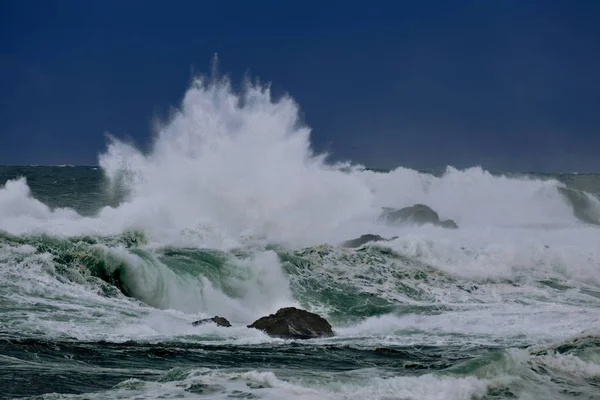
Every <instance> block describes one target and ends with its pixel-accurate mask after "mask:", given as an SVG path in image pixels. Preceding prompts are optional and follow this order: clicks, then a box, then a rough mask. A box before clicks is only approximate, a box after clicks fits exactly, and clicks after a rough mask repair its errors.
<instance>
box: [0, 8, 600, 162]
mask: <svg viewBox="0 0 600 400" xmlns="http://www.w3.org/2000/svg"><path fill="white" fill-rule="evenodd" d="M215 53H218V54H219V60H220V69H221V71H223V72H225V73H229V74H230V75H231V77H232V78H233V79H234V81H237V82H239V81H240V80H241V78H242V77H243V75H244V73H246V72H249V73H250V75H251V76H254V77H259V78H260V79H261V80H262V81H271V82H272V83H273V86H274V88H275V89H276V90H277V91H279V92H288V93H290V94H291V96H292V97H293V98H294V99H295V100H296V101H297V102H298V103H299V105H300V107H301V108H302V112H303V115H304V118H305V120H306V122H307V123H308V124H309V125H310V126H311V127H312V129H313V133H312V137H313V143H314V146H315V148H316V149H317V150H324V149H325V150H329V151H330V152H332V153H333V154H334V156H335V157H337V158H341V159H352V160H355V161H358V162H361V163H364V164H366V165H369V166H373V167H383V168H386V167H393V166H398V165H404V166H409V167H414V168H435V167H441V166H445V165H448V164H450V165H454V166H457V167H459V168H462V167H468V166H472V165H483V166H484V167H486V168H489V169H493V170H538V171H548V170H550V171H556V170H562V171H565V170H566V171H600V156H599V151H600V1H595V0H589V1H583V0H582V1H577V0H570V1H552V0H546V1H544V0H539V1H530V0H496V1H483V0H480V1H462V0H456V1H446V0H443V1H442V0H440V1H420V2H417V1H410V2H408V1H398V2H392V1H390V2H385V3H383V2H376V1H368V2H360V3H359V2H352V1H344V2H342V1H339V2H338V1H330V2H313V1H303V2H282V1H251V2H247V1H246V2H216V1H213V2H202V1H195V2H192V1H181V0H179V1H178V0H174V1H169V2H167V1H161V2H159V1H141V0H137V1H136V0H128V1H93V2H92V1H67V0H60V1H53V2H50V1H32V0H15V1H10V0H2V1H0V89H1V91H0V164H65V163H69V164H95V163H96V160H97V154H98V153H99V152H100V151H102V150H103V149H104V146H105V137H104V132H106V131H108V132H110V133H112V134H114V135H116V136H121V137H125V136H130V137H133V138H134V139H135V140H136V141H137V142H138V143H140V144H142V145H144V144H146V143H147V141H148V138H149V137H150V135H151V134H152V129H151V127H152V119H153V118H154V117H157V116H158V117H162V116H165V115H167V113H168V110H169V107H172V106H177V105H178V104H179V102H180V100H181V98H182V96H183V94H184V93H185V90H186V88H187V85H188V83H189V81H190V78H191V76H192V71H196V72H200V73H209V72H210V64H211V58H212V56H213V54H215Z"/></svg>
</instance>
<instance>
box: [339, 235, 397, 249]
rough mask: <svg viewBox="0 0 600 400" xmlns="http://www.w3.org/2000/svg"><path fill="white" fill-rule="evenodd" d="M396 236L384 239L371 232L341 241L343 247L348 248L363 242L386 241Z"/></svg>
mask: <svg viewBox="0 0 600 400" xmlns="http://www.w3.org/2000/svg"><path fill="white" fill-rule="evenodd" d="M397 238H398V236H394V237H393V238H389V239H386V238H384V237H381V236H379V235H372V234H370V233H369V234H366V235H362V236H361V237H359V238H356V239H352V240H347V241H345V242H344V243H342V246H343V247H350V248H355V247H360V246H362V245H363V244H365V243H369V242H388V241H390V240H394V239H397Z"/></svg>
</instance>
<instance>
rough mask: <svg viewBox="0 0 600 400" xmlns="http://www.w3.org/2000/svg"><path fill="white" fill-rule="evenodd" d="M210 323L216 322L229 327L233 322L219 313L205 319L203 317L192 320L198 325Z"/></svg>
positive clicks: (193, 323)
mask: <svg viewBox="0 0 600 400" xmlns="http://www.w3.org/2000/svg"><path fill="white" fill-rule="evenodd" d="M209 323H215V324H217V325H219V326H224V327H227V328H229V327H230V326H231V324H230V323H229V321H227V319H225V318H223V317H219V316H218V315H217V316H216V317H212V318H205V319H201V320H199V321H195V322H192V325H194V326H198V325H202V324H209Z"/></svg>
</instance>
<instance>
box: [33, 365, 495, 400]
mask: <svg viewBox="0 0 600 400" xmlns="http://www.w3.org/2000/svg"><path fill="white" fill-rule="evenodd" d="M374 372H376V371H374ZM360 380H361V381H362V382H360V384H357V383H348V382H345V383H343V384H337V385H336V384H333V385H331V384H329V385H327V384H325V385H326V387H323V383H322V382H319V383H320V385H318V386H317V385H315V386H308V385H307V386H304V385H302V384H300V383H290V382H287V381H283V380H281V379H279V378H277V376H276V375H275V374H274V373H273V372H270V371H266V372H263V371H247V372H220V371H213V370H210V369H198V370H192V371H189V372H184V371H180V370H173V371H170V372H169V373H168V374H167V375H166V376H165V377H163V380H162V382H144V381H141V380H137V379H131V380H127V381H125V382H123V383H121V384H119V385H117V386H116V387H115V388H113V389H112V390H110V391H107V392H100V393H96V394H93V395H89V394H88V395H86V396H85V398H92V399H109V398H136V399H155V398H162V399H169V398H186V399H187V398H190V399H230V398H232V397H234V398H260V399H305V400H312V399H331V400H334V399H348V400H350V399H356V400H362V399H373V400H378V399H390V398H398V399H405V400H413V399H414V400H417V399H418V400H430V399H431V400H435V399H442V398H443V399H447V400H472V399H480V398H482V397H483V396H484V395H485V394H486V392H487V389H488V385H489V383H488V382H486V381H485V380H479V379H477V378H474V377H466V378H451V377H439V376H434V375H424V376H420V377H392V378H385V379H384V378H370V379H368V380H365V379H364V378H363V379H360ZM327 386H329V387H327ZM44 398H50V397H44ZM52 398H65V399H79V398H81V396H75V395H71V396H69V395H67V396H60V397H52Z"/></svg>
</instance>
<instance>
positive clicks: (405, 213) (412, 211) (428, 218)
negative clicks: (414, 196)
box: [379, 204, 458, 229]
mask: <svg viewBox="0 0 600 400" xmlns="http://www.w3.org/2000/svg"><path fill="white" fill-rule="evenodd" d="M379 220H380V221H384V222H387V223H388V224H415V225H425V224H433V225H437V226H441V227H443V228H451V229H456V228H458V225H457V224H456V222H454V221H453V220H451V219H447V220H444V221H441V220H440V216H439V215H438V213H437V212H435V211H434V210H433V209H431V207H429V206H426V205H425V204H415V205H414V206H411V207H404V208H400V209H396V208H388V207H384V208H383V212H382V213H381V215H380V216H379Z"/></svg>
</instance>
